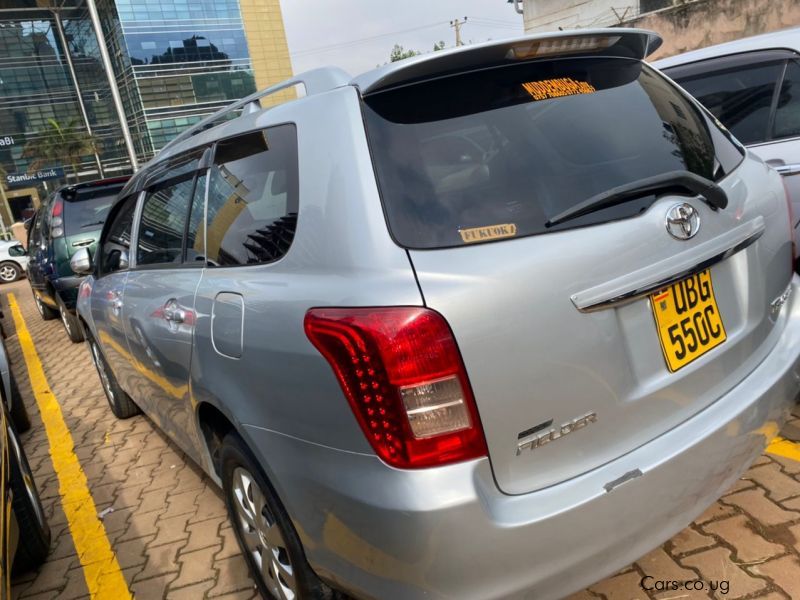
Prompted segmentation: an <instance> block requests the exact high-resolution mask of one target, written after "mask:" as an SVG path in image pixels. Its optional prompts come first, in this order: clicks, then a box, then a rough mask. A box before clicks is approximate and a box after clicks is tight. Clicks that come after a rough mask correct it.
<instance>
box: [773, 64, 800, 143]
mask: <svg viewBox="0 0 800 600" xmlns="http://www.w3.org/2000/svg"><path fill="white" fill-rule="evenodd" d="M797 136H800V65H798V64H797V62H795V61H793V60H790V61H789V62H788V63H787V65H786V73H785V75H784V76H783V83H782V84H781V91H780V93H779V94H778V105H777V107H776V109H775V124H774V125H773V127H772V137H773V139H781V138H787V137H797Z"/></svg>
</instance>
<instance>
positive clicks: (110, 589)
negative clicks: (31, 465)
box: [8, 293, 131, 600]
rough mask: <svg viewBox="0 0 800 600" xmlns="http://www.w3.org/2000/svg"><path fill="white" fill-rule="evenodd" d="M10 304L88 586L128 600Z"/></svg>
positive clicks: (67, 437)
mask: <svg viewBox="0 0 800 600" xmlns="http://www.w3.org/2000/svg"><path fill="white" fill-rule="evenodd" d="M8 304H9V306H10V307H11V314H12V315H13V317H14V325H15V326H16V328H17V338H18V339H19V345H20V347H21V348H22V354H23V356H24V358H25V364H26V366H27V367H28V377H29V378H30V381H31V388H32V389H33V395H34V396H35V397H36V403H37V404H38V405H39V412H40V413H41V416H42V422H43V423H44V428H45V432H46V433H47V440H48V442H49V443H50V457H51V458H52V460H53V468H54V469H55V472H56V475H57V476H58V491H59V493H60V495H61V506H62V507H63V509H64V514H65V515H66V516H67V523H68V524H69V530H70V533H71V534H72V540H73V542H74V543H75V550H76V551H77V553H78V558H79V559H80V561H81V566H82V567H83V576H84V579H86V586H87V587H88V588H89V594H90V595H91V597H92V598H93V599H100V600H105V599H108V600H125V599H128V598H131V593H130V591H129V590H128V585H127V583H125V578H124V577H123V576H122V571H121V569H120V568H119V563H118V562H117V557H116V555H115V554H114V551H113V550H112V549H111V543H110V542H109V541H108V537H107V536H106V530H105V528H104V527H103V523H102V522H101V521H100V518H99V517H98V516H97V507H95V504H94V500H93V499H92V495H91V493H90V492H89V484H88V482H87V480H86V474H85V473H84V472H83V468H81V464H80V461H78V457H77V456H76V455H75V451H74V447H75V444H74V442H73V440H72V435H71V434H70V432H69V428H68V427H67V424H66V422H65V421H64V415H63V414H62V412H61V406H60V405H59V404H58V400H57V399H56V397H55V394H53V392H52V390H51V389H50V386H49V385H48V384H47V377H46V376H45V374H44V368H43V367H42V362H41V360H39V355H38V354H37V353H36V347H35V346H34V344H33V338H32V337H31V334H30V332H29V331H28V328H27V326H26V325H25V320H24V319H23V317H22V313H21V312H20V310H19V305H18V304H17V299H16V297H15V296H14V294H13V293H9V294H8Z"/></svg>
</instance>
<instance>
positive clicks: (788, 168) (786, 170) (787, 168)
mask: <svg viewBox="0 0 800 600" xmlns="http://www.w3.org/2000/svg"><path fill="white" fill-rule="evenodd" d="M772 168H773V169H775V170H776V171H777V172H778V173H780V174H781V175H795V174H797V173H800V164H792V165H773V166H772Z"/></svg>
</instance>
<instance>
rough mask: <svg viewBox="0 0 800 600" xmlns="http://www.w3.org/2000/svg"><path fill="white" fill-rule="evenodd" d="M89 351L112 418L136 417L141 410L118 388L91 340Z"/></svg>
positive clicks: (115, 379)
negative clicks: (112, 414)
mask: <svg viewBox="0 0 800 600" xmlns="http://www.w3.org/2000/svg"><path fill="white" fill-rule="evenodd" d="M89 350H90V353H91V355H92V361H93V362H94V366H95V368H97V374H98V375H99V377H100V383H101V384H102V385H103V391H104V392H105V394H106V400H108V405H109V406H110V407H111V412H112V413H114V416H115V417H117V418H118V419H129V418H131V417H133V416H135V415H138V414H139V413H140V412H141V410H140V409H139V407H138V406H136V403H135V402H134V401H133V400H131V397H130V396H128V394H126V393H125V392H124V391H123V390H122V388H121V387H120V386H119V383H117V378H116V377H114V374H113V373H112V372H111V369H109V368H108V363H107V362H106V359H105V357H104V356H103V353H102V352H101V351H100V347H99V346H98V345H97V342H95V341H94V339H92V338H90V339H89Z"/></svg>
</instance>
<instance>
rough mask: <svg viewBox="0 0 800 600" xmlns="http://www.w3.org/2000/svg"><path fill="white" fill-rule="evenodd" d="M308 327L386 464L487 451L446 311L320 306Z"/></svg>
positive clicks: (436, 461) (425, 463) (416, 463)
mask: <svg viewBox="0 0 800 600" xmlns="http://www.w3.org/2000/svg"><path fill="white" fill-rule="evenodd" d="M305 330H306V335H307V336H308V339H309V340H311V343H312V344H314V346H315V347H316V348H317V350H319V351H320V353H321V354H322V355H323V356H324V357H325V358H326V359H327V361H328V362H329V363H330V365H331V367H333V371H334V373H335V374H336V378H337V379H338V380H339V384H340V385H341V386H342V390H343V391H344V394H345V396H346V397H347V400H348V402H349V403H350V407H351V408H352V410H353V413H355V416H356V419H357V420H358V423H359V425H360V426H361V429H362V430H363V431H364V434H365V435H366V436H367V439H368V440H369V443H370V444H371V445H372V448H373V449H374V450H375V452H376V453H377V454H378V456H379V457H380V458H381V459H383V460H384V461H385V462H386V463H388V464H389V465H391V466H393V467H398V468H406V469H414V468H421V467H431V466H437V465H443V464H447V463H453V462H458V461H463V460H468V459H471V458H477V457H480V456H486V441H485V439H484V436H483V429H482V428H481V424H480V419H479V417H478V411H477V408H476V406H475V399H474V398H473V397H472V391H471V388H470V385H469V380H468V379H467V374H466V371H465V369H464V364H463V362H462V360H461V355H460V353H459V351H458V347H457V346H456V342H455V339H453V334H452V332H451V331H450V327H449V326H448V325H447V322H446V321H445V320H444V318H443V317H442V316H441V315H440V314H439V313H436V312H434V311H432V310H428V309H425V308H416V307H388V308H314V309H311V310H309V311H308V313H307V314H306V318H305Z"/></svg>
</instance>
